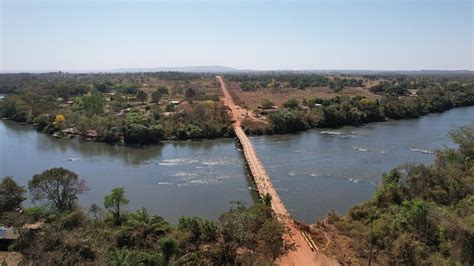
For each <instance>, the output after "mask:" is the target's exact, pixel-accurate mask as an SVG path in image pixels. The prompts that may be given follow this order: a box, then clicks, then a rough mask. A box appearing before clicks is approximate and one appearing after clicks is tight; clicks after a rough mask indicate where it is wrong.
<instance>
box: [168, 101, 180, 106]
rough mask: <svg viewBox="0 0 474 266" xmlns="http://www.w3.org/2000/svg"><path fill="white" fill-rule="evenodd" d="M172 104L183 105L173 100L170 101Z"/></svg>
mask: <svg viewBox="0 0 474 266" xmlns="http://www.w3.org/2000/svg"><path fill="white" fill-rule="evenodd" d="M170 103H171V104H173V105H178V104H180V103H181V101H178V100H172V101H170Z"/></svg>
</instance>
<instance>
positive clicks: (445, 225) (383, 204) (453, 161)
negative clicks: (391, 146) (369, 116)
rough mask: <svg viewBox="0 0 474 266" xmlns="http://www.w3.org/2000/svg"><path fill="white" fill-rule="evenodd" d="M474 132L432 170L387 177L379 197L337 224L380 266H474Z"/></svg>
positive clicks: (457, 135) (461, 133)
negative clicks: (464, 265)
mask: <svg viewBox="0 0 474 266" xmlns="http://www.w3.org/2000/svg"><path fill="white" fill-rule="evenodd" d="M473 132H474V128H472V127H466V128H462V129H460V130H457V131H455V132H453V133H452V134H451V135H452V136H453V138H454V140H455V141H456V142H457V143H458V144H459V145H460V146H459V149H458V150H451V149H446V150H442V151H439V152H438V153H437V155H436V161H435V164H434V165H433V166H429V167H428V166H423V165H412V166H407V167H405V168H403V169H401V170H399V169H395V170H392V171H391V172H390V173H388V174H386V175H384V177H383V178H382V182H381V184H380V186H379V188H378V189H377V192H376V193H375V195H374V197H373V198H372V199H371V200H370V201H368V202H366V203H363V204H361V205H358V206H355V207H353V208H351V210H350V211H349V214H348V215H347V216H346V217H343V218H342V219H340V220H335V221H334V223H335V224H336V225H337V226H338V228H339V229H340V230H341V231H342V232H343V233H344V234H346V235H348V236H350V237H351V238H352V239H353V242H354V243H357V245H363V246H365V248H361V249H360V250H359V255H360V256H361V257H367V256H368V255H369V254H366V253H365V252H367V251H368V250H370V251H374V252H373V254H372V257H373V258H374V259H375V260H376V261H377V262H378V263H379V264H392V265H424V264H432V263H434V264H439V263H441V264H445V263H446V262H448V261H449V262H451V263H454V264H460V265H461V264H466V265H471V264H473V263H474V252H472V250H474V249H473V248H474V244H473V243H474V241H473V240H474V231H473V230H472V228H473V225H474V200H473V199H474V196H473V195H474V175H473V172H472V169H473V167H474V162H473V161H472V160H471V159H470V158H471V157H470V156H471V155H472V154H473V152H474V145H473V143H474V134H473Z"/></svg>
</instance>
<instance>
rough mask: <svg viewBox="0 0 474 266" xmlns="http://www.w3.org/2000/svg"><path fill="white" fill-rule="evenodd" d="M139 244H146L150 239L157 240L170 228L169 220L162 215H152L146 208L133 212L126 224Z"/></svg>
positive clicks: (135, 241)
mask: <svg viewBox="0 0 474 266" xmlns="http://www.w3.org/2000/svg"><path fill="white" fill-rule="evenodd" d="M124 227H125V228H127V231H132V232H131V234H130V235H131V237H132V239H133V241H134V243H136V244H137V245H140V246H146V245H147V242H148V241H151V242H155V241H156V240H157V239H158V238H159V237H161V236H164V235H165V234H166V233H167V232H168V231H169V229H170V226H169V224H168V222H166V221H165V220H164V219H163V218H162V217H161V216H158V215H150V214H149V213H148V211H147V210H146V209H145V208H141V209H140V210H137V211H136V212H135V213H131V214H130V215H129V217H128V219H127V221H126V222H125V224H124Z"/></svg>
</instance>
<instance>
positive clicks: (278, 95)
mask: <svg viewBox="0 0 474 266" xmlns="http://www.w3.org/2000/svg"><path fill="white" fill-rule="evenodd" d="M377 83H378V81H368V82H367V83H366V84H367V85H366V86H365V87H364V88H345V89H344V90H342V92H340V93H335V92H334V91H333V90H332V89H330V88H329V87H320V88H306V89H305V90H298V89H294V88H281V89H280V88H278V89H268V88H267V89H261V90H257V91H242V90H241V89H240V85H239V83H238V82H230V83H229V84H230V89H231V91H232V94H234V95H235V96H236V97H237V99H236V102H237V104H239V105H242V106H243V107H246V108H247V109H249V110H255V109H257V108H258V106H260V104H261V103H262V100H263V99H268V100H270V101H272V102H273V103H274V104H275V105H277V106H282V105H283V103H284V102H286V101H287V100H289V99H291V98H295V99H298V100H303V99H307V98H314V97H318V98H323V99H329V98H333V97H336V96H338V95H339V96H341V95H347V96H350V97H354V96H364V97H367V98H371V99H374V98H378V97H379V96H378V95H375V94H373V93H371V92H370V91H369V90H368V88H369V87H371V86H373V85H375V84H377Z"/></svg>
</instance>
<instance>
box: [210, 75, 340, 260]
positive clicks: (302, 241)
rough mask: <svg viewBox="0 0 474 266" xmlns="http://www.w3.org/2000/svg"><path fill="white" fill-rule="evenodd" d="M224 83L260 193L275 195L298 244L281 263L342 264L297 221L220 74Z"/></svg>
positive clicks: (290, 236) (276, 209)
mask: <svg viewBox="0 0 474 266" xmlns="http://www.w3.org/2000/svg"><path fill="white" fill-rule="evenodd" d="M216 78H217V79H218V80H219V82H220V85H221V90H222V93H223V94H224V104H225V105H226V106H227V107H228V108H229V109H230V111H231V115H232V117H233V120H234V123H233V127H234V131H235V135H236V136H237V139H238V140H239V142H240V144H241V145H242V150H243V153H244V157H245V160H246V162H247V164H248V166H249V169H250V173H251V175H252V178H253V181H254V183H255V187H256V189H257V193H258V194H259V196H260V198H263V197H265V196H266V195H270V196H271V199H272V200H271V208H272V210H273V212H274V213H275V215H276V216H277V218H278V220H279V221H280V223H282V224H283V225H284V226H285V228H286V231H287V233H286V234H285V241H286V242H287V243H289V244H290V245H293V247H294V248H292V249H290V250H289V251H288V252H287V253H286V254H285V255H284V256H282V257H281V258H279V259H278V260H279V264H281V265H338V263H337V262H336V261H335V260H333V259H330V258H328V257H327V256H325V255H324V254H322V253H319V252H318V251H319V250H318V247H317V246H316V245H315V244H314V242H313V241H312V239H311V237H310V236H308V235H307V234H306V233H305V232H303V231H301V230H300V228H299V226H298V225H297V223H296V222H295V221H294V220H293V219H292V218H291V216H290V214H289V212H288V210H287V209H286V207H285V205H284V204H283V202H282V201H281V199H280V197H279V196H278V193H277V191H276V189H275V188H274V186H273V184H272V182H271V179H270V176H269V175H268V173H267V171H266V170H265V167H264V166H263V164H262V163H261V161H260V160H259V159H258V156H257V153H256V152H255V148H254V146H253V144H252V142H251V141H250V139H249V137H248V136H247V135H246V134H245V132H244V130H243V129H242V127H241V122H242V116H243V114H244V113H246V110H244V109H242V108H240V107H239V106H237V105H236V104H235V102H234V99H233V97H232V95H231V94H230V92H229V90H228V89H227V86H226V84H225V82H224V79H223V78H222V77H221V76H217V77H216Z"/></svg>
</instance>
